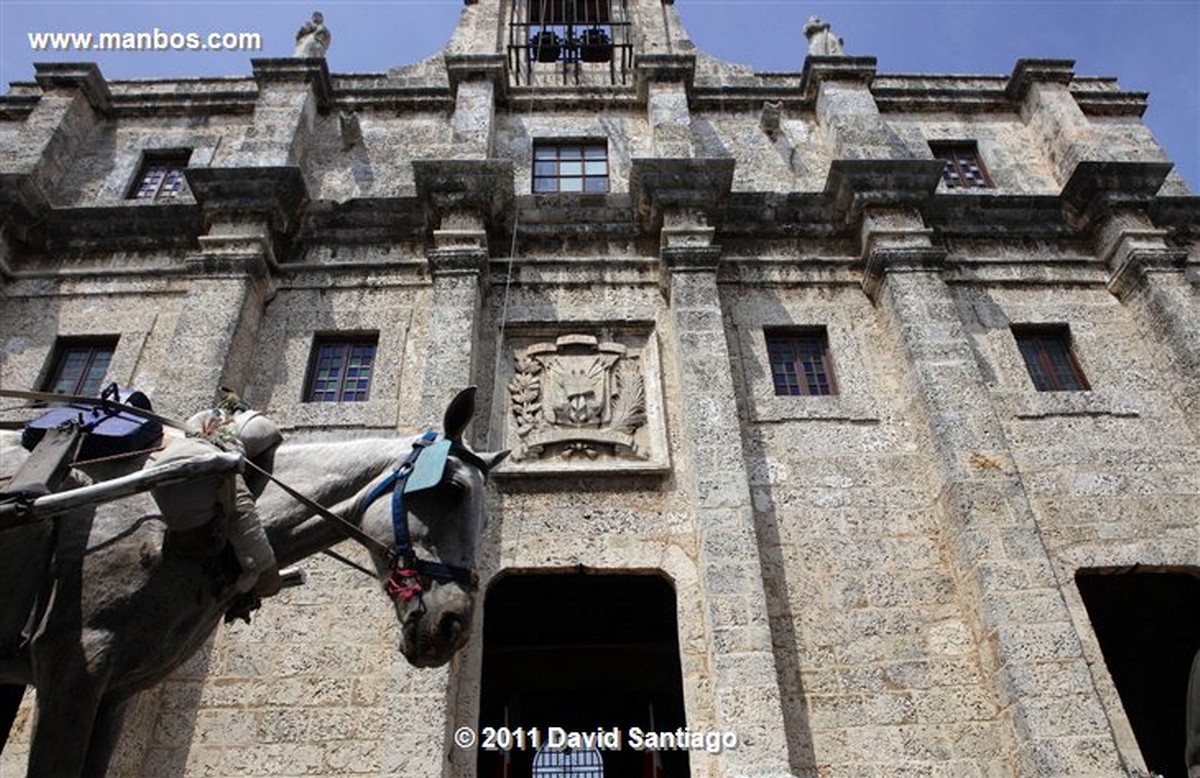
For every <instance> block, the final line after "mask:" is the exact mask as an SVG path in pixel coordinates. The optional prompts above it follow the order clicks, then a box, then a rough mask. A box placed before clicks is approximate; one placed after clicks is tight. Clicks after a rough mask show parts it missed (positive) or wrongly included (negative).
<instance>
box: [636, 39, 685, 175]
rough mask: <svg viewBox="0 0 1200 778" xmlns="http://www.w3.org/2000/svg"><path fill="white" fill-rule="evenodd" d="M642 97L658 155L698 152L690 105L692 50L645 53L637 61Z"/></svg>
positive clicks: (638, 83)
mask: <svg viewBox="0 0 1200 778" xmlns="http://www.w3.org/2000/svg"><path fill="white" fill-rule="evenodd" d="M634 64H635V67H636V70H637V90H638V98H639V99H640V100H644V101H645V102H646V115H647V118H648V119H649V122H650V132H651V138H652V141H653V149H654V151H653V153H654V156H655V157H662V158H667V157H671V158H683V159H688V158H691V157H694V156H695V145H696V144H695V141H694V140H693V138H692V114H691V109H690V107H689V105H688V100H689V93H690V92H691V88H692V81H693V80H694V78H695V73H696V57H695V56H694V55H691V54H687V55H684V54H642V55H640V56H639V57H638V58H637V60H636V62H635V63H634Z"/></svg>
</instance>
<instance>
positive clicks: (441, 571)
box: [351, 430, 487, 602]
mask: <svg viewBox="0 0 1200 778" xmlns="http://www.w3.org/2000/svg"><path fill="white" fill-rule="evenodd" d="M450 454H454V455H455V456H457V457H458V458H459V459H461V460H464V461H466V462H469V463H470V464H472V465H474V466H476V467H478V468H479V470H480V472H483V473H486V472H487V467H486V466H485V464H484V462H483V460H481V459H480V458H479V457H478V456H477V455H476V454H475V453H474V452H472V451H470V450H468V449H467V448H466V447H465V446H463V445H462V444H461V443H458V442H457V441H453V440H449V439H445V438H443V439H442V440H437V433H436V432H434V431H432V430H430V431H428V432H426V433H425V434H424V435H422V436H421V437H419V438H417V439H416V440H415V441H414V442H413V448H412V451H411V452H409V454H408V456H407V457H406V458H405V459H404V461H402V462H400V463H399V464H398V465H397V466H396V467H395V469H393V470H392V472H390V473H388V475H387V477H386V478H384V479H383V481H381V482H380V483H379V484H378V485H377V486H376V487H375V488H374V489H372V490H371V491H370V492H369V493H368V494H366V495H365V496H363V498H362V499H361V500H359V502H358V504H357V505H355V506H354V511H353V512H352V514H351V516H352V522H353V523H354V524H359V523H360V522H361V520H362V517H363V514H364V513H366V510H367V508H369V507H371V505H373V504H374V503H375V501H376V500H378V499H379V498H381V497H383V495H385V494H387V492H388V490H391V492H392V534H393V540H394V543H393V546H392V548H391V549H390V550H389V552H388V556H389V558H390V560H391V565H392V574H391V575H390V576H389V577H388V580H387V583H386V589H387V593H388V596H390V597H391V598H392V599H393V600H399V601H402V602H410V601H411V600H412V599H413V598H414V597H416V598H420V596H421V594H422V593H423V592H424V589H423V587H422V586H421V576H426V577H428V578H430V579H432V580H434V581H437V582H438V583H441V584H445V583H450V582H451V581H454V582H457V583H459V584H461V585H463V586H465V587H467V588H470V589H473V588H475V587H477V586H478V585H479V575H478V574H477V573H476V572H475V571H474V570H471V569H469V568H466V567H459V566H457V565H448V564H446V563H445V562H435V561H432V560H427V559H421V558H419V557H418V556H417V552H416V549H415V548H414V547H413V544H412V536H411V533H410V532H409V528H408V511H407V510H406V509H405V507H404V495H406V494H411V493H413V492H419V491H423V490H425V489H430V488H432V487H434V486H437V485H438V484H439V483H441V480H442V477H443V474H444V472H445V469H446V462H447V460H448V458H449V456H450Z"/></svg>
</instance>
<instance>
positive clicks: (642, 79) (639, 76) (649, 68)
mask: <svg viewBox="0 0 1200 778" xmlns="http://www.w3.org/2000/svg"><path fill="white" fill-rule="evenodd" d="M633 69H634V73H635V75H634V82H635V83H636V85H637V95H638V100H639V101H640V102H643V103H644V102H645V101H646V99H647V97H648V96H649V89H650V84H651V83H652V82H662V83H675V84H683V86H684V88H685V89H687V91H688V94H689V95H690V94H691V92H692V86H693V84H694V83H695V80H696V55H695V54H638V55H637V56H636V57H634V60H633Z"/></svg>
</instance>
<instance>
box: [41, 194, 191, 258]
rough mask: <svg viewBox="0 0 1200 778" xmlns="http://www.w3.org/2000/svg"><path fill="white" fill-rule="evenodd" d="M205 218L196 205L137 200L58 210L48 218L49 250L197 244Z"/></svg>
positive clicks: (124, 249)
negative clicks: (197, 237) (118, 203)
mask: <svg viewBox="0 0 1200 778" xmlns="http://www.w3.org/2000/svg"><path fill="white" fill-rule="evenodd" d="M203 230H204V219H203V216H202V214H201V212H200V208H199V207H198V206H197V205H196V204H195V203H187V202H176V203H145V202H142V201H137V200H130V201H127V202H122V203H121V204H120V205H108V206H99V207H88V208H55V209H53V210H52V211H50V213H49V214H47V218H46V248H47V249H49V250H61V249H68V248H71V249H80V248H82V249H91V250H105V249H117V250H121V251H127V250H139V249H154V248H181V247H193V246H195V245H196V236H197V235H199V234H200V233H201V232H203Z"/></svg>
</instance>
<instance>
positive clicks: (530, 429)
mask: <svg viewBox="0 0 1200 778" xmlns="http://www.w3.org/2000/svg"><path fill="white" fill-rule="evenodd" d="M514 362H515V365H516V372H515V373H514V375H513V377H512V379H511V380H510V381H509V382H508V393H509V398H510V400H511V403H512V420H513V429H514V431H515V433H516V440H515V441H514V442H515V443H516V445H515V446H514V449H513V453H512V458H513V460H514V461H517V462H520V461H529V460H544V459H550V458H553V457H560V458H564V459H573V458H575V457H578V456H583V457H586V458H587V459H596V458H597V457H600V456H607V457H615V458H618V459H634V460H641V459H646V458H647V453H646V452H645V451H643V450H642V446H641V445H640V444H639V441H638V438H637V434H638V431H639V429H641V428H642V427H644V426H645V425H646V385H645V379H644V377H643V375H642V360H641V355H640V353H639V352H638V351H637V350H635V349H630V348H629V347H627V346H624V345H622V344H620V343H608V342H600V341H599V340H597V339H596V338H594V337H592V336H590V335H564V336H562V337H560V338H558V339H557V340H555V341H554V342H553V343H535V344H533V345H531V346H528V347H526V348H523V349H520V350H518V351H516V352H515V353H514Z"/></svg>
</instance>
